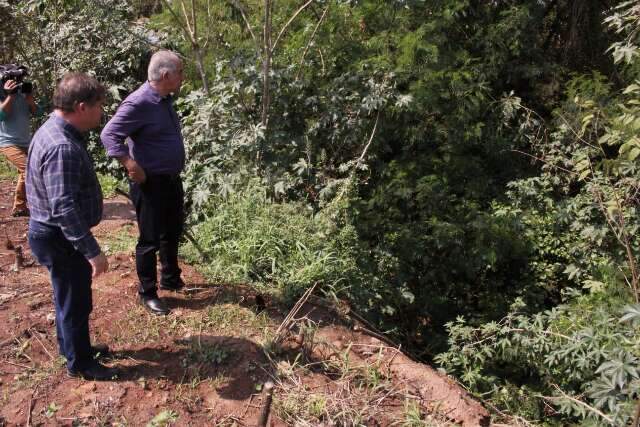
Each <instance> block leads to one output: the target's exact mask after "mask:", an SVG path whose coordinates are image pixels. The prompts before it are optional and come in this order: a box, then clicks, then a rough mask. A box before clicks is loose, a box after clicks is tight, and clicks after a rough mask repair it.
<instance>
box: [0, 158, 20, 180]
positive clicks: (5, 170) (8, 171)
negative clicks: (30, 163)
mask: <svg viewBox="0 0 640 427" xmlns="http://www.w3.org/2000/svg"><path fill="white" fill-rule="evenodd" d="M17 176H18V170H17V169H16V168H15V167H13V165H12V164H11V163H9V161H8V160H7V159H6V157H4V156H0V177H1V178H3V179H14V178H16V177H17Z"/></svg>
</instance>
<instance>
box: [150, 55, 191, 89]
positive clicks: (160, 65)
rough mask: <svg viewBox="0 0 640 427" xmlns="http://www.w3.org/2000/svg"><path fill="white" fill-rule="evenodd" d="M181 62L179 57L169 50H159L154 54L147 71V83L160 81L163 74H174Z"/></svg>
mask: <svg viewBox="0 0 640 427" xmlns="http://www.w3.org/2000/svg"><path fill="white" fill-rule="evenodd" d="M181 62H182V61H181V60H180V57H179V56H178V55H176V54H175V53H174V52H171V51H170V50H160V51H158V52H156V53H154V54H153V56H152V57H151V61H150V62H149V69H148V71H147V77H148V79H149V81H151V82H157V81H159V80H162V75H163V74H164V73H170V74H175V73H176V71H178V64H180V63H181Z"/></svg>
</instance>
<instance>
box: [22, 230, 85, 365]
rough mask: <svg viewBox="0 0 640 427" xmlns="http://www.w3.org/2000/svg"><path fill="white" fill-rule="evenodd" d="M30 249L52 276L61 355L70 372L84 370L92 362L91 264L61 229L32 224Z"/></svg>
mask: <svg viewBox="0 0 640 427" xmlns="http://www.w3.org/2000/svg"><path fill="white" fill-rule="evenodd" d="M29 246H30V247H31V252H32V253H33V255H34V256H35V258H36V259H37V260H38V262H39V263H40V264H42V265H43V266H45V267H47V269H48V270H49V274H50V275H51V285H52V286H53V301H54V305H55V309H56V334H57V338H58V346H59V348H60V354H62V355H63V356H64V357H66V358H67V368H69V369H71V370H77V369H83V368H85V367H86V366H87V365H88V364H89V362H90V361H91V341H90V338H89V314H90V313H91V310H92V308H93V304H92V300H91V272H92V270H91V264H89V261H87V259H86V258H85V257H84V256H83V255H82V254H81V253H80V252H78V251H77V250H75V248H74V247H73V245H71V243H70V242H69V241H68V240H67V239H66V238H65V237H64V235H63V234H62V231H61V230H60V228H59V227H54V226H50V225H46V224H42V223H40V222H37V221H33V220H32V221H30V222H29Z"/></svg>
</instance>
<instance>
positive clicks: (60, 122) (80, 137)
mask: <svg viewBox="0 0 640 427" xmlns="http://www.w3.org/2000/svg"><path fill="white" fill-rule="evenodd" d="M50 117H51V119H52V120H53V122H54V123H55V124H56V126H59V127H61V128H62V129H64V130H65V131H67V132H69V133H70V134H71V136H73V137H74V138H75V140H76V141H77V142H79V143H81V144H83V145H86V144H87V140H86V138H85V136H84V134H83V133H82V132H80V131H79V130H78V129H76V127H75V126H73V125H72V124H71V123H69V122H68V121H66V120H65V119H63V118H62V117H60V116H58V115H57V114H56V113H55V112H54V113H51V116H50Z"/></svg>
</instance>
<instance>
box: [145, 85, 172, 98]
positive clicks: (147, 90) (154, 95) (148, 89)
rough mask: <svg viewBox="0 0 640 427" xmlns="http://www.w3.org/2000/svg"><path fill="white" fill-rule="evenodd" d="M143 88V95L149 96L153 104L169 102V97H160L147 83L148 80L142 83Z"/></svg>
mask: <svg viewBox="0 0 640 427" xmlns="http://www.w3.org/2000/svg"><path fill="white" fill-rule="evenodd" d="M143 86H144V91H145V93H146V94H148V95H149V97H150V98H151V100H152V101H153V102H157V103H160V102H162V101H164V100H169V101H170V100H171V95H167V96H162V95H160V94H159V93H158V91H157V90H155V89H154V88H153V86H151V83H150V82H149V80H147V81H146V82H144V85H143Z"/></svg>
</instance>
